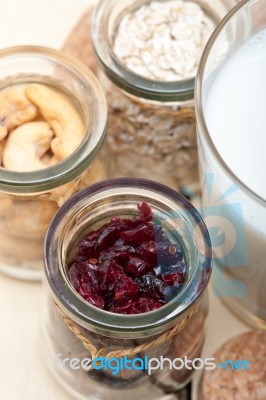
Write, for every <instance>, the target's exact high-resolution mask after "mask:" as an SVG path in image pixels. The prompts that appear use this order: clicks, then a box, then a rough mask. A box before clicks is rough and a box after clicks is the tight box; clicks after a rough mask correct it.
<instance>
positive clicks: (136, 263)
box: [124, 257, 147, 277]
mask: <svg viewBox="0 0 266 400" xmlns="http://www.w3.org/2000/svg"><path fill="white" fill-rule="evenodd" d="M146 269H147V263H146V262H145V261H144V260H142V259H141V258H134V257H131V258H130V260H129V262H128V263H127V265H126V266H125V268H124V270H125V272H127V273H128V274H130V275H132V276H134V277H137V276H142V275H143V274H144V273H145V271H146Z"/></svg>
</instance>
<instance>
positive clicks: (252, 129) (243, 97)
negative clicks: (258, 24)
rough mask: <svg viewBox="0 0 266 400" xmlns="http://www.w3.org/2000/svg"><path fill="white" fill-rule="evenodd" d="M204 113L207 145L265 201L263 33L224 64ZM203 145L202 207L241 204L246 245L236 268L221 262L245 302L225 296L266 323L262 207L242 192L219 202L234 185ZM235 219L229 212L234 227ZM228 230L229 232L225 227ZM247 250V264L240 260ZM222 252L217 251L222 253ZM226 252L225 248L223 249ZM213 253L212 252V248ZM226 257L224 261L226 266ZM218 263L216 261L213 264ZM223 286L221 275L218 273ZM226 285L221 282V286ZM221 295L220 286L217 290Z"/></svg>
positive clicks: (265, 70) (264, 217)
mask: <svg viewBox="0 0 266 400" xmlns="http://www.w3.org/2000/svg"><path fill="white" fill-rule="evenodd" d="M204 114H205V119H206V123H207V127H208V130H209V133H210V136H211V138H212V141H213V143H214V145H215V147H216V149H217V151H218V153H219V154H220V155H221V157H222V159H223V160H224V161H225V163H226V164H227V166H228V168H229V169H230V170H231V171H232V172H233V173H234V174H235V175H236V176H237V177H238V178H239V179H240V180H241V181H242V182H243V183H244V184H245V185H246V186H247V187H248V188H249V189H250V190H252V191H253V192H255V193H256V194H257V195H259V196H260V197H261V198H262V199H264V200H265V201H266V29H265V30H263V31H261V32H259V33H258V34H256V35H255V36H254V37H253V38H251V39H250V40H249V41H248V42H247V43H246V44H244V45H243V46H242V47H240V49H239V50H238V51H237V52H236V53H235V54H234V55H233V56H232V57H231V58H230V60H229V61H227V62H226V63H225V65H223V67H222V68H221V70H220V71H219V73H218V74H217V76H216V77H215V79H214V81H213V82H212V83H211V86H210V88H209V91H208V94H207V97H206V101H205V104H204ZM205 150H206V148H205V146H204V144H203V149H202V148H201V146H200V152H201V151H203V154H202V155H201V157H200V159H201V168H202V170H203V171H204V172H211V173H214V187H213V190H212V198H211V199H210V198H209V199H208V200H207V195H206V192H205V195H204V196H203V206H204V207H206V206H212V205H217V204H218V205H220V207H221V208H220V211H219V212H218V214H219V216H220V215H222V214H223V209H222V206H223V205H228V204H230V203H232V202H237V203H240V204H241V206H242V209H243V214H244V229H242V231H243V230H244V233H245V237H246V240H247V246H245V245H242V246H241V245H238V248H237V254H236V256H237V258H238V259H239V266H238V267H237V266H236V265H235V266H234V267H231V266H230V265H226V261H225V260H223V261H222V262H220V264H222V267H230V268H226V269H225V270H223V272H225V275H224V276H225V277H226V278H227V279H229V280H228V281H227V283H228V282H230V280H231V284H232V287H231V288H232V292H233V293H234V292H237V290H236V286H234V283H233V281H232V279H237V280H238V281H242V282H243V283H244V286H245V287H246V288H247V294H246V295H245V298H243V297H240V298H239V299H236V298H235V299H234V298H231V299H229V298H227V299H226V300H228V303H231V305H232V306H233V307H234V308H237V309H238V310H240V312H241V311H242V314H245V313H246V315H248V314H249V316H251V317H253V319H254V317H259V318H260V319H261V320H264V321H266V209H265V204H264V205H263V204H262V203H258V202H256V200H254V199H253V198H252V197H250V196H249V195H247V194H246V193H245V192H244V191H243V190H241V188H240V189H239V190H237V191H235V192H234V193H233V194H232V195H230V196H225V198H224V199H222V200H219V198H220V197H221V196H222V195H223V194H224V193H225V192H226V190H227V189H228V188H229V187H230V186H231V185H232V184H233V183H234V182H233V181H232V180H231V179H232V178H230V175H228V174H227V173H226V172H225V171H224V170H223V169H222V168H221V166H220V165H219V163H218V162H217V160H215V157H214V156H213V155H212V154H210V152H209V151H208V150H207V151H205ZM238 218H239V215H238V214H237V213H235V212H234V211H232V213H231V215H230V218H227V219H228V220H229V221H231V222H232V225H233V226H237V225H238V224H239V220H238ZM216 223H217V225H219V224H220V226H221V228H222V231H224V233H225V235H227V246H228V244H229V245H230V241H232V242H234V241H235V237H234V233H233V229H231V228H230V227H229V226H228V224H227V223H226V221H224V220H223V218H220V217H218V218H216ZM229 228H230V229H229ZM244 247H246V248H247V256H248V261H245V262H244V261H243V257H242V256H243V250H244ZM221 249H222V248H220V249H219V251H221ZM222 251H224V252H225V251H226V249H225V248H224V249H222ZM214 252H215V249H214ZM230 262H231V259H230V260H229V263H230ZM217 264H218V265H219V261H218V262H217ZM220 279H221V282H222V275H220ZM224 283H225V282H223V283H221V285H222V284H224ZM221 290H222V291H223V288H221Z"/></svg>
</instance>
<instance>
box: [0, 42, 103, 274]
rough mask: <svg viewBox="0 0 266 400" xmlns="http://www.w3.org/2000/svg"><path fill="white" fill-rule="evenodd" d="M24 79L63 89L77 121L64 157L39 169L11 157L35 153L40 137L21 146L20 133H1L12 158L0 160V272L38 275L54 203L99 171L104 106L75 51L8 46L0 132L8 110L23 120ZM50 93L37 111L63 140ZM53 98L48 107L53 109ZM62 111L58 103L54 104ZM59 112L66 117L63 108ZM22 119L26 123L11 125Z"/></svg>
mask: <svg viewBox="0 0 266 400" xmlns="http://www.w3.org/2000/svg"><path fill="white" fill-rule="evenodd" d="M31 84H43V85H45V86H47V87H48V86H49V87H50V88H53V90H57V91H58V93H60V95H61V94H64V95H65V96H66V98H68V99H69V100H70V101H71V103H73V107H75V109H76V112H77V114H78V115H79V117H80V120H81V121H82V123H83V126H84V139H83V141H82V142H81V144H80V145H79V147H78V148H77V149H76V150H75V151H74V152H73V153H72V154H71V155H70V156H69V157H67V158H65V159H63V160H62V161H59V162H57V163H56V164H54V165H51V166H47V168H43V169H39V170H33V171H28V170H27V171H25V172H24V171H23V172H21V171H18V170H16V168H15V167H14V168H13V165H14V166H15V165H16V159H17V158H20V157H21V156H22V153H23V157H24V158H26V161H27V162H29V160H32V159H34V157H35V150H36V155H37V156H38V151H39V150H38V145H40V147H41V146H42V142H41V141H40V143H38V142H37V140H36V141H33V142H32V144H33V146H26V147H25V142H26V139H24V140H21V139H20V138H19V137H18V135H16V140H17V139H18V140H19V142H18V141H17V142H16V141H15V142H14V139H12V138H14V136H13V132H15V130H12V129H10V132H9V136H8V137H7V138H4V139H2V140H0V147H1V150H0V159H1V160H0V161H1V162H2V147H3V148H4V149H3V160H5V158H4V157H5V153H4V152H5V151H6V150H5V149H6V148H7V147H8V146H9V151H10V149H11V145H12V146H13V149H15V150H14V151H12V154H11V155H12V158H13V162H12V159H11V162H10V160H9V164H8V165H9V166H11V167H9V169H8V168H4V166H3V164H0V232H1V240H0V272H3V273H5V274H7V275H9V276H13V277H15V278H20V279H28V280H39V279H40V278H41V276H42V273H43V262H42V257H43V241H44V236H45V233H46V230H47V228H48V225H49V223H50V222H51V220H52V218H53V216H54V215H55V213H56V212H57V210H58V208H59V207H60V206H61V205H62V204H63V203H64V202H65V201H66V200H67V198H68V197H70V196H71V195H72V194H73V193H75V192H77V191H78V190H79V189H80V188H82V187H86V186H87V185H89V184H91V183H94V182H97V181H99V180H101V179H104V178H106V172H105V166H104V163H103V162H102V160H100V158H99V150H100V147H101V144H102V143H103V140H104V137H105V131H106V124H107V106H106V101H105V95H104V93H103V91H102V89H101V86H100V84H99V83H98V81H97V79H96V78H95V77H94V75H93V74H92V73H91V72H90V71H89V70H88V69H87V68H86V67H85V66H83V65H82V64H81V63H80V62H79V61H77V60H75V59H74V58H72V57H70V56H68V55H66V54H64V53H63V52H61V51H56V50H52V49H48V48H43V47H35V46H21V47H14V48H9V49H5V50H1V51H0V101H1V104H0V117H1V123H0V130H1V129H2V131H1V132H3V129H5V124H6V123H9V124H10V121H11V117H12V118H13V120H12V124H13V125H14V126H15V127H16V126H17V125H19V123H20V122H21V121H22V120H24V117H25V109H26V108H25V107H26V106H25V104H27V100H26V99H25V98H24V95H23V96H22V95H21V93H20V89H19V90H18V89H17V88H24V86H27V85H31ZM2 91H3V92H2ZM17 91H18V92H19V96H18V98H15V99H14V98H13V97H12V96H13V95H14V93H15V95H16V96H17ZM2 93H3V94H2ZM58 96H59V95H57V96H56V98H58ZM52 100H53V99H49V98H47V99H46V101H45V102H44V104H43V109H42V111H43V113H44V114H45V115H48V116H49V117H50V119H49V120H50V121H51V125H53V126H57V129H58V130H59V127H60V123H61V124H62V131H61V135H62V138H63V139H62V140H64V137H65V136H64V135H65V134H66V130H65V129H64V125H63V122H64V121H62V115H61V117H60V118H59V116H58V118H57V115H52V114H51V115H50V114H49V113H51V104H52V103H51V104H50V102H52ZM8 101H10V103H8ZM56 102H57V100H56V101H55V103H54V105H55V109H56V108H57V109H58V107H59V104H58V103H56ZM30 107H32V106H30ZM46 107H47V110H46ZM63 111H64V110H62V107H61V110H60V112H62V113H63ZM13 114H14V115H13ZM65 117H66V118H70V116H68V115H65ZM40 119H41V115H40V114H38V115H36V116H35V118H34V120H33V122H30V123H28V124H27V125H28V126H30V124H36V123H37V124H38V121H39V120H40ZM35 121H37V122H35ZM42 123H43V124H44V122H41V124H42ZM23 126H24V127H25V126H26V124H24V125H21V126H20V128H18V129H21V127H22V128H23ZM35 126H36V125H35ZM71 129H72V131H71V137H68V139H67V140H70V141H71V140H72V138H73V139H75V135H76V134H77V131H76V130H75V126H74V125H71ZM23 133H24V135H26V133H25V132H24V131H23ZM68 134H69V131H68ZM21 135H22V132H21V134H20V136H21ZM24 137H25V136H24ZM26 137H28V136H26ZM12 140H13V142H12ZM11 142H12V143H11ZM61 143H62V142H61ZM2 145H3V146H2ZM34 146H35V147H34ZM59 148H60V147H59ZM25 149H26V150H25ZM25 151H27V154H26V155H25ZM38 162H39V161H38Z"/></svg>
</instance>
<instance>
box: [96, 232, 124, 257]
mask: <svg viewBox="0 0 266 400" xmlns="http://www.w3.org/2000/svg"><path fill="white" fill-rule="evenodd" d="M118 238H119V228H118V227H117V226H109V227H107V228H105V229H104V230H103V231H102V232H101V234H100V236H99V237H98V239H97V242H96V244H95V251H96V254H99V253H100V252H101V251H102V250H105V249H106V248H108V247H110V246H112V245H113V244H114V243H115V242H116V241H117V239H118Z"/></svg>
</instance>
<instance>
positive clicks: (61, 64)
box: [0, 46, 107, 194]
mask: <svg viewBox="0 0 266 400" xmlns="http://www.w3.org/2000/svg"><path fill="white" fill-rule="evenodd" d="M1 63H3V65H5V68H3V72H1V73H0V82H1V85H2V86H3V85H4V86H7V85H8V84H9V82H10V84H12V85H15V84H22V83H44V84H46V85H47V84H48V85H49V84H51V85H52V86H56V87H58V89H59V90H63V89H65V90H64V91H65V92H67V91H68V92H69V94H71V97H72V98H73V102H75V103H77V104H76V105H77V106H78V107H79V108H80V109H81V112H82V114H84V115H85V120H86V121H85V137H84V140H83V141H82V143H81V144H80V146H79V147H78V148H77V149H76V150H75V151H74V152H73V153H72V154H71V155H70V156H69V157H68V158H66V159H64V160H63V161H61V162H59V163H57V164H55V165H54V166H51V167H47V168H45V169H42V170H37V171H30V172H16V171H11V170H8V169H5V168H0V189H1V190H2V191H3V192H7V193H17V194H26V193H41V192H45V191H47V190H51V189H53V188H57V187H59V186H62V185H64V184H66V183H68V182H70V181H71V180H73V179H74V178H76V177H78V176H79V175H81V174H82V172H84V171H85V170H86V169H87V168H88V167H89V166H90V164H92V162H93V160H94V158H95V156H96V154H97V152H98V151H99V148H100V147H101V145H102V143H103V140H104V136H105V131H106V124H107V106H106V100H105V95H104V93H103V90H102V88H101V86H100V84H99V83H98V81H97V79H96V78H95V76H94V75H93V74H92V73H91V72H90V71H89V70H87V69H86V68H85V67H84V66H83V65H82V64H81V63H80V62H79V61H77V60H75V59H74V58H72V57H71V56H68V55H66V54H64V53H62V52H60V51H57V50H52V49H49V48H45V47H38V46H19V47H11V48H8V49H4V50H1V51H0V65H1ZM7 68H8V70H9V71H10V75H9V76H6V75H4V74H6V72H4V70H6V69H7ZM43 71H47V74H46V73H45V72H43ZM48 71H49V73H48ZM67 85H68V86H69V88H68V87H66V86H67Z"/></svg>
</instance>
